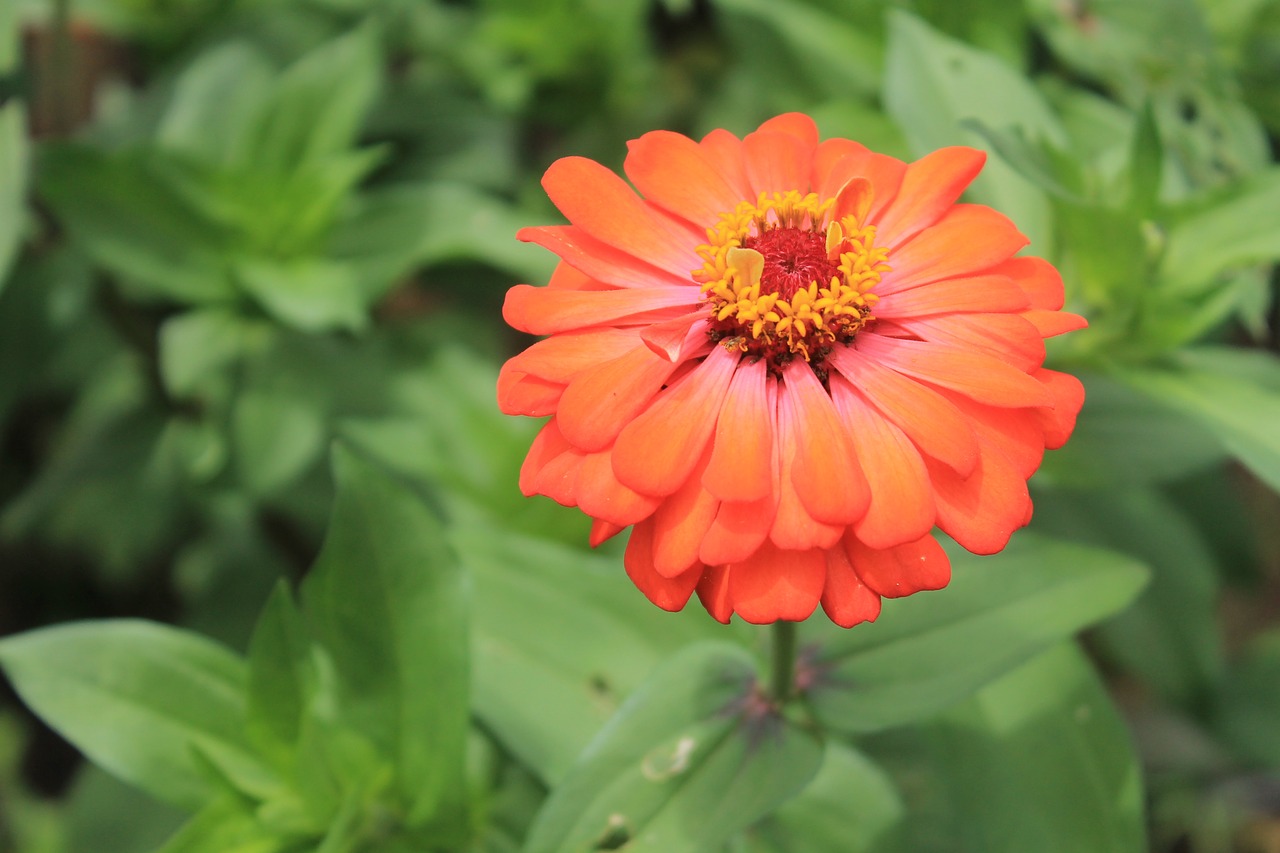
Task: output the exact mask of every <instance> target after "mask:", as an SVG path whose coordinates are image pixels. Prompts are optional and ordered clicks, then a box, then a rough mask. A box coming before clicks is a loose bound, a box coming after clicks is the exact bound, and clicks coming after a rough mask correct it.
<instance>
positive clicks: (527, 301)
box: [502, 284, 702, 335]
mask: <svg viewBox="0 0 1280 853" xmlns="http://www.w3.org/2000/svg"><path fill="white" fill-rule="evenodd" d="M701 299H702V297H701V294H700V293H699V292H698V290H697V288H693V287H645V288H632V289H626V290H551V289H549V288H546V287H531V286H530V285H527V284H517V285H516V286H515V287H513V288H511V289H510V290H508V291H507V299H506V302H505V303H504V304H503V306H502V316H503V318H504V319H505V320H506V321H507V323H509V324H510V325H511V326H513V327H515V328H517V329H520V330H521V331H525V332H528V333H529V334H531V335H554V334H557V333H559V332H570V331H574V330H577V329H583V328H588V327H592V326H608V325H615V326H616V325H627V324H631V325H635V324H638V323H642V322H646V323H651V322H657V321H660V320H663V319H667V318H670V317H672V316H675V315H677V314H679V315H683V314H686V313H688V312H689V310H690V309H691V308H692V307H693V306H695V305H697V304H698V303H699V302H700V301H701Z"/></svg>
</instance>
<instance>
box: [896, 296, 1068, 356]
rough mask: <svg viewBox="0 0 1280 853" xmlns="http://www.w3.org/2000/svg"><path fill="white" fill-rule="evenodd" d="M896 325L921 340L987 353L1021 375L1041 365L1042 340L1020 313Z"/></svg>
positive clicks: (919, 320) (924, 319)
mask: <svg viewBox="0 0 1280 853" xmlns="http://www.w3.org/2000/svg"><path fill="white" fill-rule="evenodd" d="M913 292H914V291H913ZM897 322H898V325H900V326H901V327H902V328H903V329H906V330H907V331H908V332H910V333H911V334H913V335H915V336H916V337H918V338H920V339H921V340H924V341H929V342H930V343H935V344H944V345H946V346H951V347H958V348H960V349H968V350H972V351H974V352H981V353H986V354H987V355H990V356H993V357H994V358H998V359H1000V360H1001V361H1003V362H1004V363H1005V364H1008V365H1009V366H1011V367H1013V368H1015V369H1017V370H1019V371H1021V372H1023V373H1029V372H1030V371H1032V370H1035V369H1036V368H1037V367H1039V366H1040V365H1041V364H1042V363H1044V339H1043V338H1042V337H1041V336H1040V333H1039V332H1038V331H1037V330H1036V327H1035V326H1033V325H1031V323H1029V322H1027V320H1026V318H1025V317H1023V316H1022V315H1020V314H953V315H951V316H948V317H920V318H915V319H911V320H898V321H897Z"/></svg>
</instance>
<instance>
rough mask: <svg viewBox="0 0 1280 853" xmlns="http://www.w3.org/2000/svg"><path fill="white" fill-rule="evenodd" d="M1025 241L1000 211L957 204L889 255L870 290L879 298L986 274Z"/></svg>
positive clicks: (977, 205)
mask: <svg viewBox="0 0 1280 853" xmlns="http://www.w3.org/2000/svg"><path fill="white" fill-rule="evenodd" d="M1028 242H1029V241H1028V240H1027V238H1026V237H1025V236H1024V235H1023V234H1022V233H1021V232H1019V231H1018V229H1017V228H1015V227H1014V225H1013V223H1012V222H1010V221H1009V219H1008V217H1006V216H1005V215H1004V214H1001V213H997V212H996V211H994V210H992V209H991V208H989V207H984V206H982V205H979V204H958V205H956V206H955V207H953V208H951V210H950V211H949V212H948V213H947V214H946V215H945V216H943V217H942V219H941V220H939V222H938V224H937V225H934V226H932V227H930V228H926V229H925V230H924V231H923V232H921V233H920V234H919V235H917V236H916V237H915V238H913V239H912V240H911V241H910V242H908V243H906V244H905V245H903V246H900V247H898V248H896V249H894V250H893V251H892V252H890V253H889V265H890V266H891V267H892V270H891V271H890V272H887V273H885V274H884V278H883V279H882V280H881V282H880V284H879V285H877V287H876V293H879V294H880V295H881V296H885V295H887V294H890V293H896V292H898V291H899V290H909V289H910V288H912V287H917V286H919V285H921V284H926V283H928V282H931V281H938V280H939V279H944V278H954V277H956V276H962V275H973V274H974V273H979V272H987V273H991V272H993V271H992V270H991V269H990V267H992V266H994V265H995V264H998V263H1000V262H1001V261H1004V260H1007V259H1008V258H1009V257H1010V256H1011V255H1013V253H1014V252H1016V251H1018V250H1019V249H1021V248H1022V247H1023V246H1025V245H1027V243H1028Z"/></svg>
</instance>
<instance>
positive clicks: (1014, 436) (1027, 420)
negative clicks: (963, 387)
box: [944, 392, 1045, 480]
mask: <svg viewBox="0 0 1280 853" xmlns="http://www.w3.org/2000/svg"><path fill="white" fill-rule="evenodd" d="M944 394H945V396H946V397H947V399H948V400H950V401H951V402H952V403H953V404H954V405H955V407H956V408H957V409H959V410H960V411H961V412H963V413H964V416H965V417H966V418H968V419H969V425H970V426H972V427H973V432H974V435H976V436H978V442H979V444H981V443H984V442H985V443H986V444H988V445H990V446H991V447H993V448H995V449H996V450H998V451H1000V453H1001V454H1002V455H1003V456H1004V457H1005V458H1006V459H1007V460H1009V462H1010V463H1011V464H1012V465H1013V467H1014V470H1016V471H1017V472H1018V476H1020V477H1022V479H1024V480H1025V479H1027V478H1028V477H1030V476H1031V475H1032V474H1034V473H1035V471H1036V469H1037V468H1039V467H1040V460H1041V459H1043V458H1044V427H1043V426H1041V423H1040V413H1041V412H1043V411H1045V410H1044V409H1002V408H997V407H995V406H983V405H981V404H980V403H975V402H973V401H972V400H969V399H967V398H965V397H961V396H959V395H957V394H950V393H947V392H944Z"/></svg>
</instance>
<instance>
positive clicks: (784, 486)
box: [769, 386, 844, 551]
mask: <svg viewBox="0 0 1280 853" xmlns="http://www.w3.org/2000/svg"><path fill="white" fill-rule="evenodd" d="M787 393H788V392H787V390H786V387H785V386H779V391H778V397H779V400H778V422H777V436H778V437H777V442H778V480H777V490H778V505H777V506H778V508H777V511H776V512H775V513H774V517H773V528H772V529H771V530H770V531H769V538H770V540H772V541H773V544H774V545H776V546H778V547H779V548H786V549H789V550H793V551H804V550H807V549H810V548H830V547H831V546H832V545H834V544H835V543H836V542H838V541H839V540H840V534H841V532H842V531H843V530H844V527H843V526H842V525H838V524H824V523H823V522H821V521H818V520H816V519H815V518H814V517H813V516H812V515H810V514H809V510H808V509H806V508H805V504H804V501H802V500H801V498H800V495H799V494H798V493H797V489H796V483H797V480H798V478H797V477H796V476H795V458H796V455H797V452H798V450H799V447H800V445H801V444H802V443H803V442H804V441H805V440H806V437H803V436H801V434H800V431H799V430H800V425H799V424H798V423H797V422H796V416H795V406H794V405H793V404H791V403H789V402H784V401H783V399H782V398H783V397H785V396H786V395H787Z"/></svg>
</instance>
